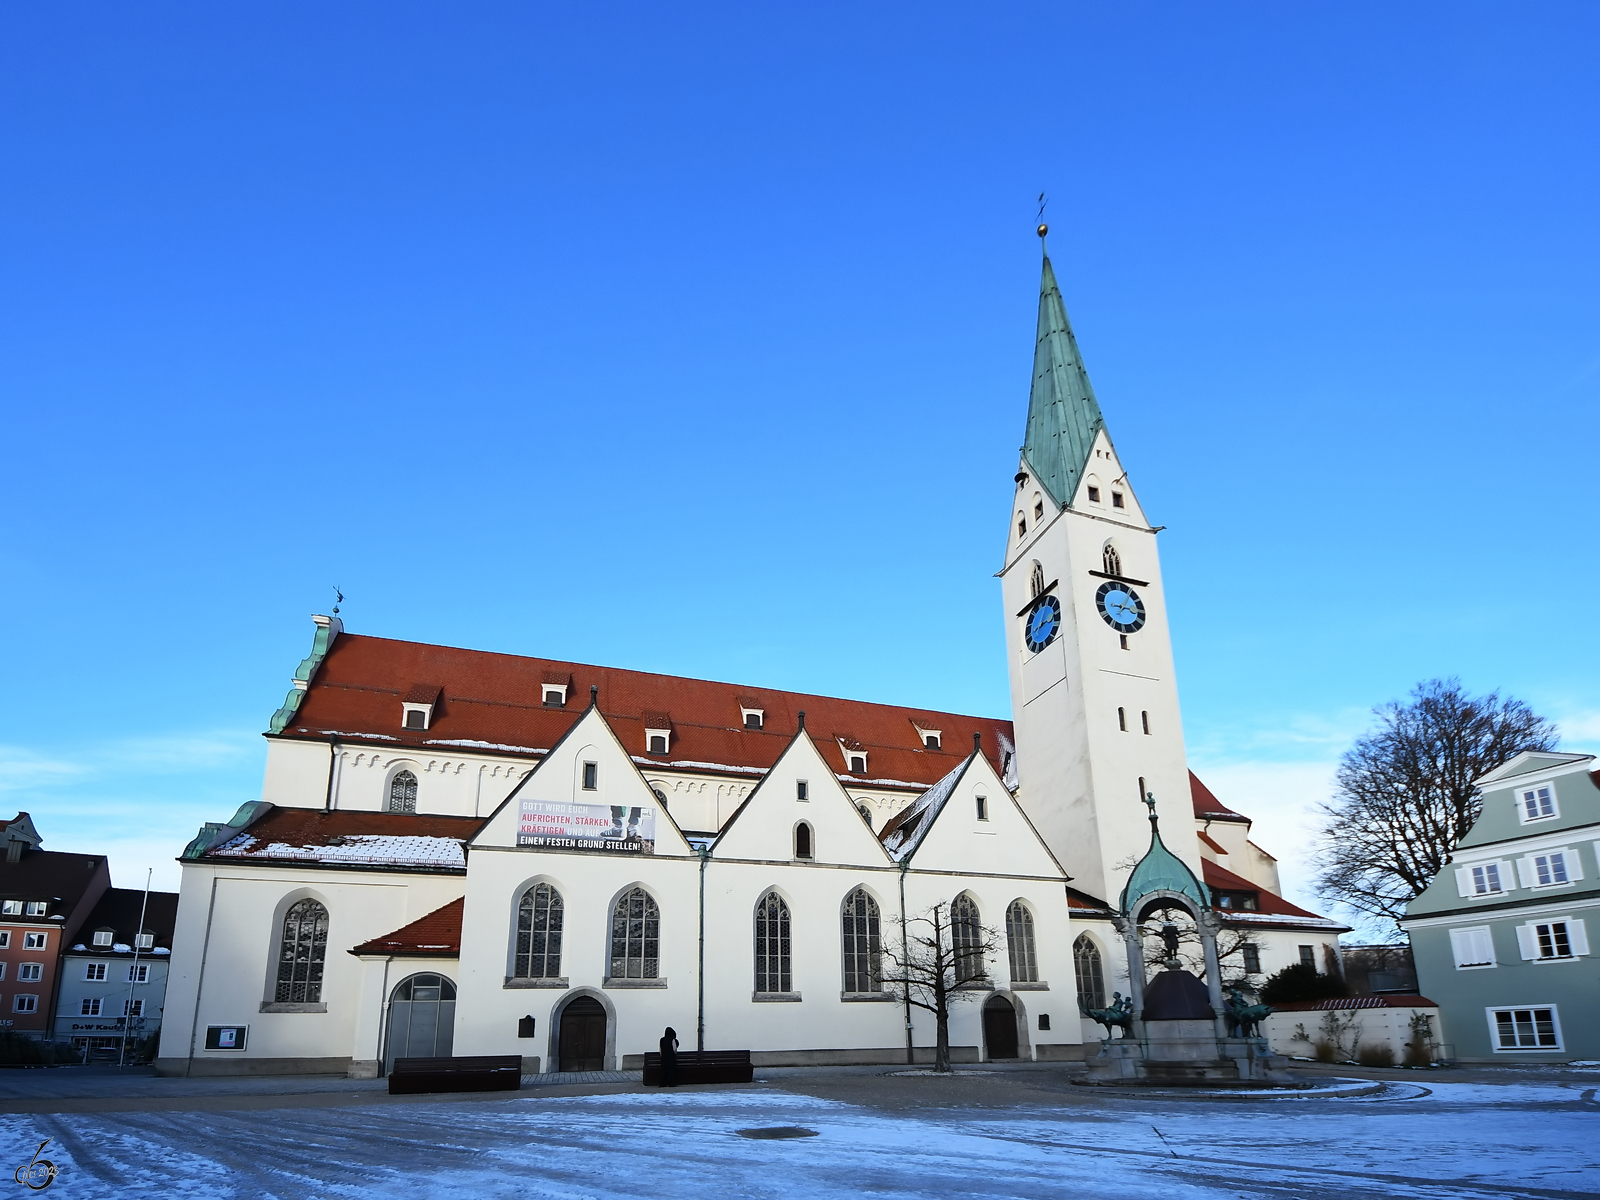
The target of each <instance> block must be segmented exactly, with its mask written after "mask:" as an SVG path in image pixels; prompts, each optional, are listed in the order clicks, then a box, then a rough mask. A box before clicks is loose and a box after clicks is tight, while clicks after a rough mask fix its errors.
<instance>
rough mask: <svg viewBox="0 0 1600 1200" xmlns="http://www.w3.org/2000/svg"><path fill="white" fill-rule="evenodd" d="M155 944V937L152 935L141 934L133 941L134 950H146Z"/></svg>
mask: <svg viewBox="0 0 1600 1200" xmlns="http://www.w3.org/2000/svg"><path fill="white" fill-rule="evenodd" d="M155 944H156V935H155V934H153V933H141V934H140V935H139V936H138V937H136V938H134V939H133V947H134V949H135V950H148V949H150V947H152V946H154V945H155Z"/></svg>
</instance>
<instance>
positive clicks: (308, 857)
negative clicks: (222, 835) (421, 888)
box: [201, 808, 487, 873]
mask: <svg viewBox="0 0 1600 1200" xmlns="http://www.w3.org/2000/svg"><path fill="white" fill-rule="evenodd" d="M486 820H487V818H485V817H437V816H430V815H426V814H412V813H382V812H353V811H351V812H323V811H322V810H321V809H317V808H272V809H270V810H269V811H268V812H267V813H266V815H264V816H262V817H261V818H260V819H259V820H257V821H256V822H254V823H253V824H252V825H250V826H249V827H248V828H247V829H246V830H245V831H244V832H243V833H240V834H238V835H237V836H235V837H232V838H230V839H229V840H228V841H226V842H224V843H222V844H221V845H218V846H213V847H212V848H211V849H209V850H207V851H206V852H205V853H204V854H203V855H201V857H202V858H205V859H222V860H225V861H230V862H241V861H243V862H255V863H263V864H292V865H295V866H304V865H306V864H308V863H309V864H314V865H320V866H324V867H339V868H342V869H351V868H355V869H360V868H363V867H367V868H378V869H382V870H396V869H400V870H420V871H451V872H456V873H462V872H465V870H466V858H465V854H464V853H463V851H462V849H461V843H462V842H464V841H465V840H466V839H467V838H469V837H471V836H472V835H473V834H474V833H477V832H478V830H479V829H481V828H482V827H483V825H484V822H485V821H486Z"/></svg>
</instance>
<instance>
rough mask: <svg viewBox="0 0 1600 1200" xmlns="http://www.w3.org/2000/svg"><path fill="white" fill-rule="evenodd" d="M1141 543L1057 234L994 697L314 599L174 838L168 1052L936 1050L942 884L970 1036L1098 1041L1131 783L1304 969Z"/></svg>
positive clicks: (1045, 287)
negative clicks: (711, 672) (348, 614)
mask: <svg viewBox="0 0 1600 1200" xmlns="http://www.w3.org/2000/svg"><path fill="white" fill-rule="evenodd" d="M1156 534H1157V530H1156V529H1155V528H1153V527H1152V526H1151V525H1150V523H1149V522H1148V520H1147V519H1146V517H1145V515H1144V511H1143V509H1142V508H1141V507H1140V505H1139V501H1138V499H1137V497H1136V496H1135V494H1134V491H1133V488H1132V486H1131V484H1130V483H1129V480H1128V475H1127V472H1126V470H1125V468H1124V467H1123V465H1122V463H1121V460H1120V459H1119V458H1118V456H1117V452H1116V450H1115V449H1114V447H1113V446H1112V443H1111V439H1110V436H1109V434H1108V432H1107V430H1106V427H1105V423H1104V420H1103V419H1102V416H1101V412H1100V408H1099V405H1098V403H1097V401H1096V399H1095V396H1094V392H1093V390H1092V388H1091V387H1090V384H1089V379H1088V375H1087V372H1086V371H1085V370H1084V367H1083V364H1082V361H1081V359H1080V357H1079V353H1078V348H1077V345H1076V342H1075V340H1074V338H1073V334H1072V330H1071V327H1070V325H1069V324H1068V322H1067V317H1066V312H1065V308H1064V306H1063V304H1062V300H1061V295H1060V292H1059V290H1058V288H1057V285H1056V281H1055V276H1054V274H1053V272H1052V270H1051V266H1050V262H1049V259H1048V258H1046V259H1045V262H1044V273H1043V281H1042V285H1041V289H1040V301H1039V328H1038V344H1037V349H1036V353H1035V360H1034V379H1033V388H1032V395H1031V397H1030V401H1029V410H1028V423H1027V435H1026V440H1025V442H1024V445H1023V448H1022V456H1021V461H1020V464H1019V469H1018V471H1017V474H1016V493H1015V505H1014V512H1013V513H1011V514H1010V517H1009V520H1008V522H1007V537H1006V550H1005V557H1004V562H1003V566H1002V570H1001V580H1002V586H1001V597H1000V598H1001V603H1002V611H1003V615H1004V619H1005V621H1006V627H1007V631H1008V634H1007V650H1008V659H1009V670H1010V681H1011V690H1012V697H1013V712H1014V720H1013V721H1006V720H1000V719H989V718H982V717H972V716H960V715H956V714H951V713H941V712H933V711H929V710H922V709H910V708H900V707H895V706H892V705H882V704H870V703H864V702H860V701H852V700H841V699H834V698H829V697H824V696H810V695H799V694H796V693H792V692H782V691H775V690H772V689H767V688H761V687H758V686H755V685H733V684H726V683H715V682H709V681H706V680H699V679H687V678H675V677H668V676H662V675H651V674H646V673H642V672H637V671H628V670H621V669H617V668H612V667H599V666H591V665H586V664H581V663H568V662H555V661H551V660H546V659H536V658H524V657H517V656H513V655H506V654H494V653H487V652H482V651H475V650H463V649H454V648H450V647H444V646H433V645H426V644H421V643H416V642H402V641H393V640H389V639H385V638H377V637H368V636H364V635H357V634H350V633H345V632H344V631H343V629H342V627H341V624H340V622H339V619H338V617H337V616H333V617H320V616H319V617H316V618H314V620H315V622H316V630H315V636H314V642H313V648H312V652H311V654H310V655H309V656H308V657H307V658H306V660H305V661H304V662H303V663H301V665H300V668H299V670H298V671H297V672H296V674H295V679H294V690H293V691H291V692H290V694H289V696H288V698H287V700H286V701H285V703H284V705H283V706H282V707H281V708H280V709H279V710H278V711H277V712H276V713H275V714H274V716H273V718H272V722H271V728H270V731H269V732H268V733H267V735H266V736H267V742H268V751H267V766H266V774H265V779H264V781H263V785H262V793H261V800H260V801H259V802H255V803H251V804H247V805H245V806H244V807H243V808H241V809H240V811H239V813H238V814H236V815H235V816H234V817H233V819H232V820H231V821H229V822H228V823H227V824H225V825H207V826H206V827H205V828H204V829H202V830H201V832H200V835H199V836H198V837H196V838H195V839H194V841H193V842H191V843H190V845H189V846H188V848H187V849H186V850H185V851H184V853H183V857H182V860H181V861H182V867H183V870H182V875H183V880H182V887H181V900H180V904H179V909H178V919H177V928H176V932H175V935H174V939H173V954H172V960H171V969H170V977H169V983H168V989H167V1002H166V1009H165V1013H164V1021H163V1025H162V1042H161V1051H160V1057H159V1059H158V1061H157V1067H158V1069H159V1070H161V1071H162V1072H164V1073H168V1074H223V1073H293V1072H339V1073H348V1074H350V1075H354V1076H366V1077H370V1076H374V1075H378V1074H382V1073H384V1072H385V1071H386V1070H387V1069H388V1066H389V1065H390V1064H392V1063H393V1061H394V1059H395V1058H397V1057H410V1056H417V1055H443V1054H458V1055H466V1054H520V1055H522V1056H523V1059H524V1064H525V1069H526V1070H528V1071H534V1072H537V1071H585V1070H615V1069H626V1068H630V1067H635V1066H637V1065H638V1064H639V1063H640V1062H641V1060H642V1056H643V1054H644V1053H645V1052H646V1051H648V1050H652V1049H654V1048H655V1046H656V1042H657V1039H659V1038H660V1037H661V1035H662V1031H663V1029H664V1028H665V1027H668V1026H671V1027H673V1028H674V1029H675V1030H676V1031H677V1034H678V1037H679V1040H680V1043H681V1044H682V1045H683V1047H684V1048H686V1049H687V1048H694V1047H695V1046H696V1045H700V1046H703V1047H704V1048H705V1049H710V1050H717V1049H741V1050H744V1049H748V1050H750V1051H752V1053H753V1056H754V1060H755V1062H756V1063H757V1064H758V1065H778V1064H802V1063H896V1062H899V1063H904V1062H906V1061H908V1059H911V1058H915V1060H917V1061H926V1060H927V1059H929V1058H931V1055H932V1052H933V1051H932V1047H933V1045H934V1021H933V1018H932V1016H931V1015H930V1014H928V1013H926V1012H922V1011H920V1010H918V1009H915V1008H907V1007H906V1006H904V1005H903V1004H902V1003H901V1002H900V1000H899V998H898V996H897V995H896V993H895V992H894V990H893V989H892V987H890V986H889V985H888V984H887V983H886V981H885V980H886V976H888V975H890V974H892V971H891V970H890V969H889V968H888V966H887V962H886V952H887V951H889V950H890V949H891V948H893V947H894V946H896V945H897V944H898V943H899V939H900V937H901V934H902V922H903V920H909V919H914V918H916V917H917V916H918V915H919V914H921V913H923V912H925V911H926V910H928V909H929V908H930V907H932V906H933V905H935V904H944V905H948V906H950V910H951V912H952V914H953V917H954V920H955V922H956V931H957V935H958V937H959V936H964V934H963V931H964V930H977V929H978V928H979V927H983V928H987V929H992V930H994V931H995V932H996V933H997V934H998V935H999V936H998V941H997V943H996V946H997V949H996V952H995V954H994V957H993V959H992V961H991V962H990V963H989V971H988V974H989V982H988V983H987V984H982V985H978V986H976V987H973V988H972V989H970V990H969V993H968V995H967V997H966V998H965V999H964V1000H963V1002H961V1003H959V1004H957V1005H956V1006H955V1008H954V1011H953V1013H952V1017H951V1043H952V1047H953V1057H955V1058H956V1059H957V1060H965V1061H978V1060H988V1059H1008V1058H1024V1059H1077V1058H1083V1057H1085V1055H1086V1054H1092V1053H1093V1052H1094V1047H1095V1046H1096V1045H1097V1037H1098V1030H1097V1027H1096V1026H1095V1025H1094V1024H1093V1023H1092V1022H1089V1021H1087V1020H1086V1019H1085V1018H1083V1017H1082V1016H1081V1006H1083V1005H1087V1006H1088V1007H1102V1006H1103V1005H1104V1004H1105V1002H1106V1001H1107V1000H1108V999H1109V998H1110V995H1111V993H1112V991H1113V990H1119V991H1124V992H1125V991H1126V990H1127V965H1126V954H1125V953H1124V949H1123V940H1122V937H1121V936H1120V935H1119V934H1117V933H1116V932H1115V931H1114V930H1113V928H1112V917H1113V916H1114V915H1115V909H1116V905H1117V898H1118V893H1119V892H1120V889H1121V887H1122V883H1123V881H1124V880H1125V879H1126V875H1127V870H1128V868H1129V866H1130V865H1131V864H1132V863H1133V862H1134V861H1135V860H1136V859H1137V858H1138V857H1139V856H1140V855H1141V854H1142V853H1143V852H1144V850H1145V848H1146V846H1147V844H1148V840H1149V836H1150V833H1149V824H1148V821H1147V812H1146V808H1145V806H1144V804H1143V803H1142V801H1143V798H1144V797H1145V796H1146V794H1153V795H1155V796H1156V797H1157V799H1158V801H1159V804H1160V811H1161V815H1162V817H1163V820H1164V833H1165V840H1166V843H1167V845H1168V846H1169V847H1170V848H1171V849H1172V850H1173V851H1174V852H1175V853H1177V854H1178V855H1179V856H1180V857H1182V858H1183V859H1184V861H1185V862H1186V863H1187V864H1188V866H1189V867H1190V869H1191V870H1192V871H1193V872H1194V874H1195V875H1196V877H1197V878H1199V879H1201V880H1202V881H1203V882H1204V884H1205V886H1206V888H1207V889H1208V890H1209V892H1210V899H1211V901H1212V904H1213V906H1214V907H1215V909H1216V911H1218V912H1219V913H1220V914H1221V915H1222V916H1223V917H1224V918H1225V920H1226V922H1227V926H1228V930H1227V932H1228V933H1229V934H1230V935H1231V936H1230V937H1229V938H1228V939H1227V940H1226V941H1225V944H1224V947H1223V949H1224V960H1223V971H1224V974H1225V975H1226V976H1227V977H1228V978H1229V979H1247V980H1250V981H1253V982H1256V983H1259V982H1260V981H1261V980H1263V979H1264V978H1265V977H1266V976H1267V975H1270V974H1271V973H1273V972H1275V971H1277V970H1279V969H1281V968H1282V967H1284V966H1287V965H1289V964H1291V963H1295V962H1312V963H1314V964H1316V965H1318V966H1319V967H1320V966H1322V964H1323V963H1324V962H1325V961H1326V960H1327V958H1328V956H1329V955H1331V954H1332V953H1333V952H1334V951H1333V947H1334V946H1335V944H1336V942H1337V938H1338V934H1339V933H1340V932H1342V931H1343V930H1344V929H1345V927H1344V926H1342V925H1339V924H1337V923H1335V922H1333V921H1330V920H1327V919H1325V918H1322V917H1319V916H1317V915H1315V914H1313V913H1309V912H1306V911H1304V910H1302V909H1299V908H1297V907H1295V906H1294V905H1292V904H1290V903H1288V902H1287V901H1286V900H1284V899H1283V898H1282V897H1281V896H1280V895H1279V891H1280V886H1279V882H1278V876H1277V869H1276V864H1275V862H1274V860H1273V858H1272V857H1271V855H1269V854H1267V853H1266V852H1265V851H1263V850H1261V849H1260V848H1259V847H1257V846H1256V845H1255V844H1254V843H1253V842H1252V841H1250V838H1249V833H1250V823H1249V821H1248V819H1247V818H1245V817H1243V816H1241V815H1240V814H1239V813H1237V812H1234V811H1232V810H1231V809H1229V808H1228V807H1227V806H1225V805H1224V804H1222V803H1221V802H1220V801H1218V800H1217V799H1216V797H1214V796H1213V795H1212V794H1211V793H1210V792H1209V791H1208V790H1207V789H1206V788H1205V787H1204V785H1203V784H1201V783H1200V781H1199V780H1198V779H1196V778H1195V777H1194V776H1193V775H1191V774H1190V772H1189V770H1188V766H1187V761H1186V758H1185V753H1184V743H1183V734H1182V728H1181V721H1180V714H1179V706H1178V690H1177V681H1176V679H1175V677H1174V673H1173V659H1172V651H1171V645H1170V640H1169V633H1168V621H1167V612H1166V603H1165V596H1164V593H1163V589H1162V584H1161V569H1160V563H1159V559H1158V553H1157V546H1156ZM1191 819H1192V820H1193V822H1194V824H1193V826H1192V829H1190V828H1186V826H1187V824H1188V822H1189V821H1190V820H1191Z"/></svg>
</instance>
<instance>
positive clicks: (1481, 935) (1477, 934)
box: [1472, 929, 1494, 964]
mask: <svg viewBox="0 0 1600 1200" xmlns="http://www.w3.org/2000/svg"><path fill="white" fill-rule="evenodd" d="M1472 935H1473V941H1474V943H1475V945H1474V946H1473V950H1474V952H1475V953H1476V955H1477V959H1478V961H1479V962H1483V963H1490V964H1492V963H1493V962H1494V935H1493V934H1492V933H1491V932H1490V931H1489V930H1488V929H1474V930H1473V931H1472Z"/></svg>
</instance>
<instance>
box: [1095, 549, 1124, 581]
mask: <svg viewBox="0 0 1600 1200" xmlns="http://www.w3.org/2000/svg"><path fill="white" fill-rule="evenodd" d="M1100 561H1101V563H1102V565H1103V568H1104V570H1105V573H1106V574H1107V575H1121V574H1122V555H1120V554H1118V553H1117V547H1116V544H1115V543H1113V542H1107V543H1106V544H1105V547H1104V548H1103V549H1102V550H1101V551H1100Z"/></svg>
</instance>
